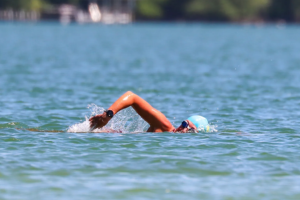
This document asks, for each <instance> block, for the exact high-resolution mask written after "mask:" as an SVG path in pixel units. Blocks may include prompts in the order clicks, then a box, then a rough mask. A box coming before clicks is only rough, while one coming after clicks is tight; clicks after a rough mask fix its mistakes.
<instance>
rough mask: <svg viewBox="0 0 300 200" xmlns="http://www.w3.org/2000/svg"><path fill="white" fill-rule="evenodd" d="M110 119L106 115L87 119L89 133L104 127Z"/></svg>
mask: <svg viewBox="0 0 300 200" xmlns="http://www.w3.org/2000/svg"><path fill="white" fill-rule="evenodd" d="M110 119H111V118H110V117H107V116H106V113H105V112H104V113H102V114H100V115H96V116H94V117H91V118H90V119H89V121H90V131H93V130H94V129H96V128H102V127H103V126H105V125H106V124H107V123H108V122H109V120H110Z"/></svg>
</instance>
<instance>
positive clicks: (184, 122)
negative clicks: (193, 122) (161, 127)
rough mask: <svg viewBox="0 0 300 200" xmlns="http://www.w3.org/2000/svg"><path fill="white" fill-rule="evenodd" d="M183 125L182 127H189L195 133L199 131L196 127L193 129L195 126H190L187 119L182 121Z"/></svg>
mask: <svg viewBox="0 0 300 200" xmlns="http://www.w3.org/2000/svg"><path fill="white" fill-rule="evenodd" d="M181 126H182V128H188V129H189V131H191V132H193V133H197V132H198V131H197V130H195V129H193V128H191V127H190V126H189V122H188V121H187V120H185V121H183V122H181Z"/></svg>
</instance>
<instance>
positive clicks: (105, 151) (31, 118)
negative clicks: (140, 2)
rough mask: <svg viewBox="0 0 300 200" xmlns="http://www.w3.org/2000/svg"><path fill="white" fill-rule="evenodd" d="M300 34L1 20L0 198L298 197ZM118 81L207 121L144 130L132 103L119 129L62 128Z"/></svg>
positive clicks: (119, 87)
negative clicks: (204, 127) (180, 130)
mask: <svg viewBox="0 0 300 200" xmlns="http://www.w3.org/2000/svg"><path fill="white" fill-rule="evenodd" d="M299 35H300V28H299V26H283V27H276V26H272V25H268V26H243V25H217V24H216V25H211V24H134V25H128V26H101V25H69V26H62V25H59V24H55V23H39V24H18V23H1V24H0V86H1V87H0V95H1V99H0V108H1V111H0V144H1V145H0V150H1V151H0V152H1V153H0V163H1V165H0V199H53V198H55V199H96V198H97V199H130V200H132V199H183V198H187V199H247V200H248V199H299V198H300V167H299V166H300V155H299V151H300V133H299V128H300V127H299V116H300V111H299V106H300V95H299V94H300V79H299V76H300V72H299V66H300V55H299V52H300V46H299V45H298V42H297V41H298V37H299ZM128 90H131V91H133V92H135V93H136V94H138V95H140V96H141V97H143V98H144V99H146V100H147V101H148V102H149V103H150V104H152V105H153V106H154V107H155V108H157V109H158V110H160V111H162V112H163V113H164V114H165V115H166V116H167V118H168V119H169V120H170V121H171V122H172V123H173V124H174V126H177V125H179V124H180V122H181V121H182V120H184V119H186V118H188V117H189V116H190V115H193V114H200V115H202V116H204V117H206V118H207V119H208V121H209V123H210V124H211V126H212V127H214V129H213V131H212V132H210V133H199V134H192V133H188V134H174V133H160V134H158V133H145V130H147V124H146V123H145V122H143V121H142V120H141V119H140V118H139V117H138V116H137V115H136V114H135V113H134V111H133V110H130V109H129V110H126V111H124V112H123V113H120V115H119V116H118V117H117V116H116V119H117V120H116V121H115V123H114V124H113V125H112V126H117V127H118V128H120V129H122V130H125V131H124V132H126V133H122V134H120V133H115V134H112V133H102V134H99V133H73V132H72V131H70V127H72V126H73V127H74V125H75V126H77V128H80V130H83V131H81V132H86V131H87V130H88V127H87V122H86V117H87V118H88V117H89V116H91V115H92V114H95V113H93V112H95V111H101V109H104V108H107V107H109V106H110V105H111V104H112V103H113V101H114V100H116V99H117V98H118V97H119V96H120V95H121V94H122V93H124V92H126V91H128ZM91 104H95V106H92V109H91V108H90V109H89V108H87V107H88V106H89V105H91ZM97 109H98V110H97ZM27 129H30V130H27ZM68 130H69V131H68Z"/></svg>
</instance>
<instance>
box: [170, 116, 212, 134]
mask: <svg viewBox="0 0 300 200" xmlns="http://www.w3.org/2000/svg"><path fill="white" fill-rule="evenodd" d="M200 131H204V132H208V131H209V124H208V121H207V119H206V118H204V117H202V116H200V115H193V116H191V117H189V118H188V119H187V120H184V121H183V122H182V123H181V125H180V126H179V127H178V128H177V129H176V132H182V133H186V132H196V133H197V132H200Z"/></svg>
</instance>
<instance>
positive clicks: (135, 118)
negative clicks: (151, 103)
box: [67, 104, 149, 133]
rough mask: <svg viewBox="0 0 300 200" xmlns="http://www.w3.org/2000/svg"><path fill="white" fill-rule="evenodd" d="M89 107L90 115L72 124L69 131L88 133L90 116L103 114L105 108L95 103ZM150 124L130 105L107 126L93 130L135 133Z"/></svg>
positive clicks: (145, 128)
mask: <svg viewBox="0 0 300 200" xmlns="http://www.w3.org/2000/svg"><path fill="white" fill-rule="evenodd" d="M88 108H89V109H90V110H91V115H90V116H85V121H84V122H81V123H78V124H74V125H72V126H70V127H69V128H68V130H67V132H70V133H88V132H90V123H89V118H91V117H92V116H95V115H98V114H102V113H103V112H104V110H105V109H104V108H102V107H98V106H97V105H95V104H91V105H88ZM148 127H149V125H148V124H147V122H145V121H144V120H143V119H142V118H141V117H140V116H139V115H138V114H137V113H136V112H135V110H134V109H133V108H131V107H129V108H127V109H124V110H121V111H120V112H118V113H117V114H116V115H115V116H114V117H113V118H112V119H111V120H110V121H109V122H108V124H107V125H106V126H104V127H103V128H101V129H95V130H93V131H92V132H94V133H97V132H111V131H110V130H111V129H113V130H116V131H115V132H122V133H129V132H130V133H135V132H145V131H146V130H147V128H148Z"/></svg>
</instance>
